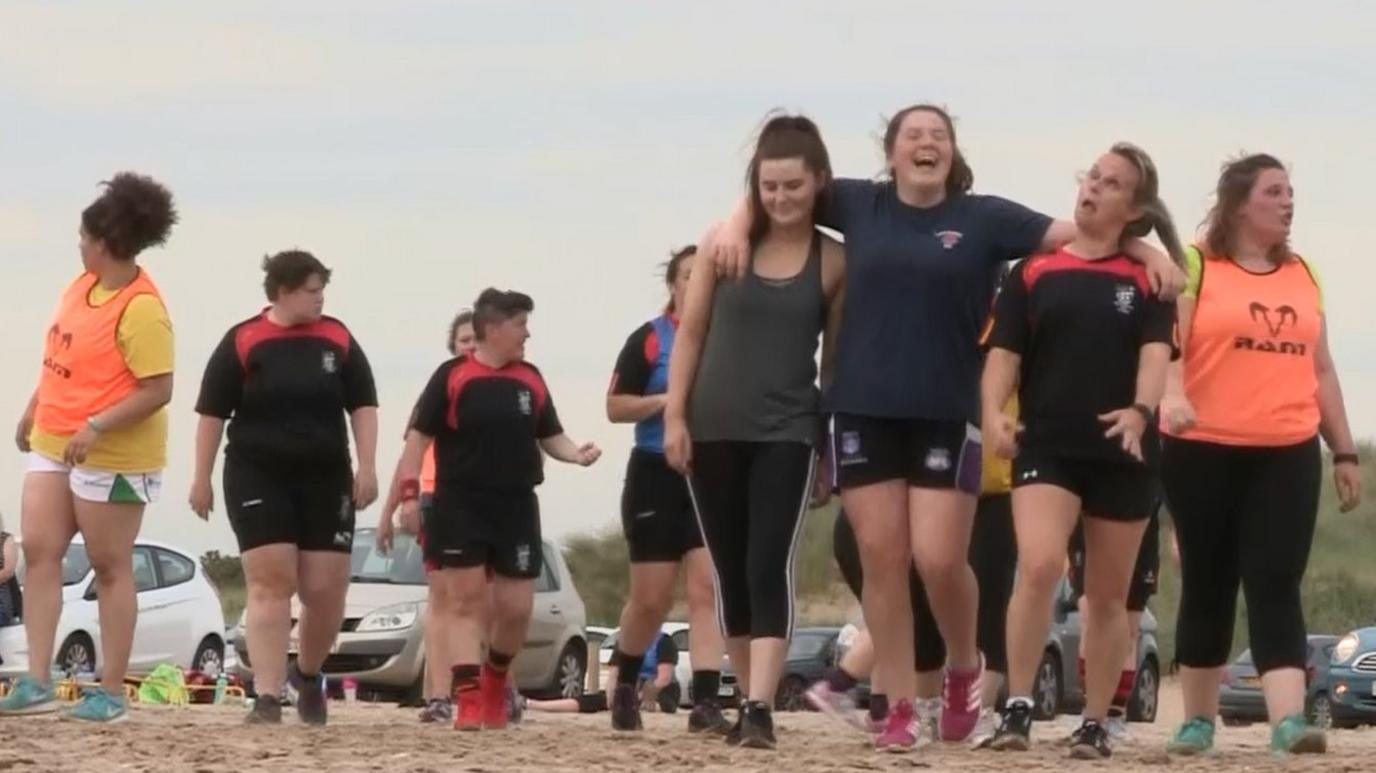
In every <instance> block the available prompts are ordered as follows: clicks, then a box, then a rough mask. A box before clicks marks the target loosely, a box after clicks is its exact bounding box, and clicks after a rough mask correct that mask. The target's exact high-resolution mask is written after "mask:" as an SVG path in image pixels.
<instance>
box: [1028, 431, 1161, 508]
mask: <svg viewBox="0 0 1376 773" xmlns="http://www.w3.org/2000/svg"><path fill="white" fill-rule="evenodd" d="M1038 483H1042V484H1049V485H1052V486H1056V487H1057V488H1062V489H1065V490H1066V491H1069V492H1070V493H1072V494H1074V495H1075V496H1077V497H1079V498H1080V509H1081V511H1082V512H1083V513H1084V514H1085V515H1086V516H1089V517H1091V518H1105V519H1108V520H1110V521H1142V520H1146V519H1147V518H1150V517H1151V516H1152V513H1154V512H1156V505H1157V502H1158V501H1159V500H1160V498H1161V486H1160V478H1159V477H1158V475H1157V473H1156V471H1155V470H1153V469H1151V468H1150V467H1147V466H1146V465H1144V464H1137V463H1135V462H1117V461H1111V460H1100V459H1068V458H1066V457H1064V456H1059V455H1057V454H1054V453H1043V452H1039V451H1033V450H1028V449H1024V450H1022V451H1021V452H1020V453H1019V454H1018V457H1017V458H1016V459H1014V460H1013V488H1021V487H1022V486H1031V485H1035V484H1038Z"/></svg>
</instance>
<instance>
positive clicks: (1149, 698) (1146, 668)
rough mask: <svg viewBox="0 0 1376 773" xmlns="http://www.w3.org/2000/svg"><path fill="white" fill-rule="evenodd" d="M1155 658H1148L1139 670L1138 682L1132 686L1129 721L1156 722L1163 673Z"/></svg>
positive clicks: (1129, 701)
mask: <svg viewBox="0 0 1376 773" xmlns="http://www.w3.org/2000/svg"><path fill="white" fill-rule="evenodd" d="M1157 668H1158V666H1157V665H1156V661H1155V660H1151V659H1150V658H1149V659H1147V660H1146V661H1145V662H1143V663H1142V668H1141V669H1140V670H1139V671H1138V672H1137V684H1135V685H1133V687H1132V697H1131V699H1130V700H1128V721H1129V722H1155V721H1156V703H1157V700H1156V699H1157V696H1158V694H1159V692H1160V688H1161V675H1160V674H1159V673H1158V671H1157Z"/></svg>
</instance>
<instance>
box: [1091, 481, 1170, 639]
mask: <svg viewBox="0 0 1376 773" xmlns="http://www.w3.org/2000/svg"><path fill="white" fill-rule="evenodd" d="M1160 512H1161V508H1160V505H1159V504H1158V505H1157V508H1156V509H1155V510H1153V511H1152V514H1151V520H1150V521H1148V522H1147V530H1146V532H1144V533H1143V534H1142V547H1141V549H1139V550H1138V551H1137V565H1136V566H1134V567H1133V569H1132V584H1131V585H1129V586H1128V603H1127V608H1128V611H1129V612H1141V611H1143V610H1145V609H1146V608H1147V601H1148V600H1150V599H1151V597H1152V596H1155V595H1156V587H1157V581H1158V575H1159V574H1160V573H1161V517H1160ZM1069 555H1070V572H1069V575H1070V590H1071V592H1072V593H1073V594H1074V597H1075V598H1076V599H1078V598H1080V596H1082V595H1084V592H1085V528H1084V523H1083V522H1081V523H1078V524H1076V525H1075V531H1074V532H1072V533H1071V535H1070V550H1069Z"/></svg>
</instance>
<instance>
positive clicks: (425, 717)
mask: <svg viewBox="0 0 1376 773" xmlns="http://www.w3.org/2000/svg"><path fill="white" fill-rule="evenodd" d="M420 721H421V722H423V723H425V724H427V725H431V724H445V725H447V724H449V723H450V722H453V721H454V704H453V703H451V702H450V701H449V700H448V699H447V698H431V699H430V701H429V702H428V703H426V704H425V708H423V709H421V710H420Z"/></svg>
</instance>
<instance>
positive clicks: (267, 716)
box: [244, 695, 282, 725]
mask: <svg viewBox="0 0 1376 773" xmlns="http://www.w3.org/2000/svg"><path fill="white" fill-rule="evenodd" d="M244 724H246V725H280V724H282V702H281V701H279V700H277V698H275V697H273V696H271V695H260V696H258V698H257V700H255V701H253V708H251V709H249V710H248V713H247V714H245V715H244Z"/></svg>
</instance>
